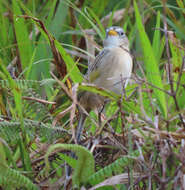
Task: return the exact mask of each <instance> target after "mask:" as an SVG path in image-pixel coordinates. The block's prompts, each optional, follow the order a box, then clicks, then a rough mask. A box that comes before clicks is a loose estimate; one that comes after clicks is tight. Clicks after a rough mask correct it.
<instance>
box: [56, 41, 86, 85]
mask: <svg viewBox="0 0 185 190" xmlns="http://www.w3.org/2000/svg"><path fill="white" fill-rule="evenodd" d="M55 45H56V48H57V49H58V51H59V52H60V54H61V56H62V58H63V59H64V61H65V64H66V66H67V71H68V73H69V76H70V78H71V79H72V81H73V82H74V83H79V82H82V81H83V77H82V74H81V73H80V71H79V69H78V67H77V65H76V63H75V62H74V61H73V59H72V58H71V56H70V55H69V54H68V53H67V52H66V51H65V49H64V48H63V47H62V45H61V44H60V43H59V42H58V41H57V40H55Z"/></svg>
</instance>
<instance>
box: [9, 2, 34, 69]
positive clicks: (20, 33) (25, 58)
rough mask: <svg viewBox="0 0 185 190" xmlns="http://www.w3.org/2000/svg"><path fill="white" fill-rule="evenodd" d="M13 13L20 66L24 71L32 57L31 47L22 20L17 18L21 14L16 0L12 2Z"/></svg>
mask: <svg viewBox="0 0 185 190" xmlns="http://www.w3.org/2000/svg"><path fill="white" fill-rule="evenodd" d="M13 12H14V16H13V21H14V28H15V34H16V40H17V44H18V49H19V55H20V59H21V65H22V68H23V69H25V68H26V67H27V66H28V65H29V63H30V59H31V57H32V45H31V41H30V39H29V35H28V30H27V27H26V25H25V22H24V20H23V19H22V18H19V17H18V16H19V15H22V12H21V10H20V8H19V5H18V3H17V1H16V0H13Z"/></svg>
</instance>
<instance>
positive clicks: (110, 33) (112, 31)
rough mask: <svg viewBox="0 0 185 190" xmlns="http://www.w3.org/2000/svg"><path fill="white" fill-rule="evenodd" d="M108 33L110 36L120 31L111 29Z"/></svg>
mask: <svg viewBox="0 0 185 190" xmlns="http://www.w3.org/2000/svg"><path fill="white" fill-rule="evenodd" d="M108 35H109V36H117V35H118V33H117V32H116V31H115V30H110V31H109V32H108Z"/></svg>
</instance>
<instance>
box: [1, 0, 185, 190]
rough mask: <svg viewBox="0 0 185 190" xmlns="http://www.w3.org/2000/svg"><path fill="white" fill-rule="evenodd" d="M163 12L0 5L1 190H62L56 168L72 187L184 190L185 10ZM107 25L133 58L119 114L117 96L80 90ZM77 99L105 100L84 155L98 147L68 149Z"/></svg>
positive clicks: (63, 4) (74, 4)
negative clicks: (89, 95)
mask: <svg viewBox="0 0 185 190" xmlns="http://www.w3.org/2000/svg"><path fill="white" fill-rule="evenodd" d="M162 2H165V1H155V0H152V1H150V0H144V1H139V0H138V1H136V0H135V1H131V0H129V1H124V0H123V1H119V0H114V1H110V0H102V1H98V0H94V1H92V2H91V1H89V0H84V1H76V0H65V1H57V0H54V1H49V0H47V1H36V0H33V1H25V3H23V2H22V1H21V0H13V1H6V0H2V1H0V24H1V29H0V188H1V189H3V190H4V189H5V190H9V189H12V188H17V189H19V188H25V189H39V188H40V189H42V188H43V183H44V182H45V183H46V184H47V185H48V186H49V188H51V189H52V188H55V189H64V182H65V181H63V182H62V183H61V181H60V179H61V178H62V177H65V167H64V161H66V162H67V163H69V164H70V165H72V166H73V168H74V173H73V176H72V183H71V184H73V187H75V186H78V187H79V186H81V185H83V186H85V187H86V188H87V189H88V188H89V187H94V188H95V187H96V185H98V184H99V185H100V186H103V187H102V189H114V186H115V185H112V186H111V184H115V183H116V184H117V185H116V188H117V189H128V188H130V189H136V188H138V189H141V188H143V189H182V187H183V184H182V180H180V179H182V178H183V165H184V154H185V151H184V149H185V145H184V139H185V133H184V130H185V123H184V118H183V117H184V115H185V106H184V105H185V104H184V102H185V98H184V97H185V83H184V81H185V75H184V68H185V53H184V52H185V51H184V50H185V49H184V46H185V37H184V31H185V28H184V26H185V20H184V14H185V6H184V4H185V1H184V0H176V1H174V0H168V1H167V2H166V4H163V3H162ZM122 9H123V10H122ZM120 10H122V11H123V12H122V13H121V14H120ZM106 19H107V20H106ZM111 25H118V26H121V27H123V28H124V30H125V31H126V34H127V36H128V37H129V41H130V49H131V52H132V54H133V57H134V70H133V76H132V78H133V81H132V83H130V84H129V85H128V86H127V88H126V96H124V97H123V100H122V101H121V104H120V97H119V96H118V95H116V94H114V93H112V92H109V91H106V90H105V89H101V88H98V87H95V86H92V85H91V84H84V83H83V82H84V80H83V75H84V74H85V73H86V71H87V65H88V59H89V57H90V58H91V59H93V58H94V57H95V55H96V54H97V53H98V51H99V50H100V49H101V47H102V40H103V39H104V37H105V29H106V28H107V27H108V26H111ZM164 25H166V26H167V29H168V32H167V31H165V30H164ZM86 31H89V33H88V34H86V35H85V33H84V32H86ZM87 41H90V47H91V52H87V47H88V46H87V44H86V42H87ZM93 52H95V53H93ZM51 73H52V74H51ZM54 76H56V77H57V78H58V80H59V81H60V82H59V81H58V80H56V79H55V77H54ZM73 86H75V88H76V87H77V89H75V88H72V87H73ZM82 90H85V91H91V92H94V93H98V94H100V95H102V96H106V97H108V98H109V99H110V100H111V102H109V103H107V105H106V106H105V117H104V118H105V119H104V120H103V121H102V123H101V126H98V123H99V122H98V116H97V115H96V113H94V112H93V111H92V112H91V113H90V114H89V116H88V118H87V120H86V123H85V129H84V131H83V132H84V133H83V141H82V145H84V146H87V144H88V148H89V149H90V150H91V148H92V146H93V145H95V144H97V146H96V148H95V149H93V153H90V152H89V150H87V148H84V147H81V146H75V145H73V144H72V145H71V143H73V139H72V137H73V135H72V134H73V133H74V130H75V127H76V126H77V124H78V111H77V108H76V105H75V96H76V93H78V91H82ZM61 148H62V149H61ZM64 149H65V150H73V151H75V152H77V154H78V157H79V159H78V160H77V161H75V160H74V159H72V158H70V157H69V156H67V155H66V154H65V153H66V152H65V151H64ZM77 163H78V164H77ZM45 164H46V166H47V167H45ZM49 166H50V167H49ZM120 174H122V175H120ZM125 174H129V175H127V177H125ZM138 174H139V175H140V176H141V178H139V179H138V178H137V176H138ZM149 174H150V175H149ZM84 176H85V177H84ZM113 176H114V178H111V177H113ZM123 176H124V179H123ZM121 177H122V178H121ZM9 179H11V181H10V180H9ZM109 179H112V180H114V181H113V182H111V180H109ZM105 180H108V181H105ZM115 180H118V181H119V182H116V181H115ZM105 182H107V184H109V187H108V186H106V184H105Z"/></svg>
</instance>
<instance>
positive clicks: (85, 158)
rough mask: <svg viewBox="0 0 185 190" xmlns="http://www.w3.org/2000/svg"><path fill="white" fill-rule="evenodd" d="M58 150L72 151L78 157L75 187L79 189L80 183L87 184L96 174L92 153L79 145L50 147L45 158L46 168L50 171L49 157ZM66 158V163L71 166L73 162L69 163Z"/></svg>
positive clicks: (74, 177)
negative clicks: (90, 177) (89, 178)
mask: <svg viewBox="0 0 185 190" xmlns="http://www.w3.org/2000/svg"><path fill="white" fill-rule="evenodd" d="M56 149H63V150H71V151H73V152H75V153H76V155H77V157H78V159H77V161H76V164H75V168H74V174H73V185H75V186H77V187H79V185H80V183H84V182H86V180H87V179H88V177H89V176H91V175H92V174H93V173H94V166H95V162H94V158H93V155H92V153H91V152H90V151H89V150H88V149H86V148H85V147H83V146H80V145H77V144H55V145H52V146H50V147H49V149H48V151H47V153H46V156H45V163H46V168H48V169H49V161H48V157H49V155H50V153H52V152H53V151H54V150H56ZM65 158H66V160H65V161H66V162H67V163H69V164H71V162H68V159H67V157H65ZM73 167H74V165H73Z"/></svg>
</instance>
